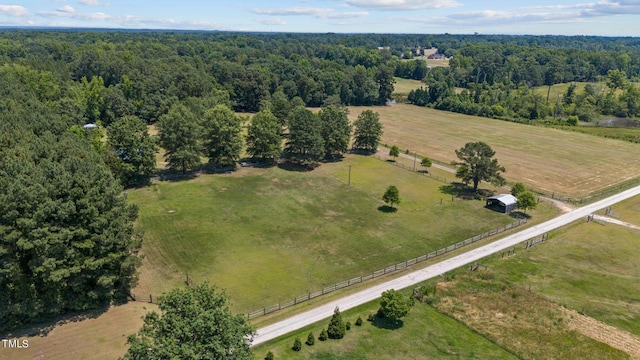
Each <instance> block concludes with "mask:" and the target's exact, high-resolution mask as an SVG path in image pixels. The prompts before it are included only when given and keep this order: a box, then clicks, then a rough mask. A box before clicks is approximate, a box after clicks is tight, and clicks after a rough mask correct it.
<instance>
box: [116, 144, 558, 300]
mask: <svg viewBox="0 0 640 360" xmlns="http://www.w3.org/2000/svg"><path fill="white" fill-rule="evenodd" d="M349 166H351V186H349V185H348V184H347V183H348V172H349ZM391 184H394V185H396V186H397V187H398V188H399V190H400V196H401V199H402V203H401V204H400V205H399V206H398V209H399V210H398V211H397V212H395V213H385V212H382V211H380V210H379V209H378V208H379V207H380V206H382V205H384V203H383V202H382V200H381V197H382V194H383V193H384V190H385V189H386V187H387V186H388V185H391ZM443 185H445V184H443V183H441V182H437V181H434V180H431V179H428V178H426V177H424V176H422V175H419V174H415V173H411V172H409V171H405V170H402V169H399V168H397V167H394V166H392V165H390V164H387V163H386V162H384V161H380V160H376V159H373V158H370V157H365V156H357V155H349V156H348V157H347V158H346V159H345V160H344V161H342V162H338V163H329V164H323V165H321V166H320V167H319V168H317V169H315V170H314V171H312V172H296V171H287V170H283V169H279V168H270V169H240V170H239V171H237V172H236V173H234V174H231V175H204V176H200V177H198V178H196V179H193V180H188V181H178V182H160V183H156V184H154V185H152V186H149V187H145V188H142V189H138V190H133V191H129V193H128V198H129V200H131V201H132V202H134V203H136V204H138V205H139V207H140V216H139V220H138V224H139V226H140V227H141V228H142V229H143V230H144V231H145V241H144V243H143V253H144V254H145V258H144V260H143V267H142V269H141V276H140V284H139V286H138V287H137V288H136V289H135V290H134V292H136V293H138V294H145V295H146V294H154V295H158V294H160V293H162V292H163V291H166V290H168V289H171V288H173V287H175V286H181V285H182V284H183V283H184V281H185V278H186V274H187V273H188V274H189V276H190V278H191V279H192V280H194V281H196V282H202V281H209V282H210V283H212V284H216V285H218V286H220V287H222V288H225V289H227V291H228V293H229V294H230V295H231V298H232V301H233V304H234V305H233V309H234V310H235V311H237V312H248V311H253V310H256V309H259V308H262V307H264V306H269V305H272V304H276V303H278V302H281V301H283V302H284V301H288V300H290V299H292V298H293V297H294V296H299V295H303V294H305V293H306V292H308V291H312V292H313V291H316V290H319V289H321V288H322V287H323V286H329V285H332V284H334V283H337V282H340V281H344V280H347V279H350V278H354V277H357V276H359V275H362V274H364V275H366V274H368V273H371V272H373V271H375V270H379V269H381V268H383V267H386V266H389V265H392V264H394V263H397V262H400V261H404V260H406V259H410V258H413V257H416V256H419V255H421V254H424V253H427V252H430V251H434V250H437V249H440V248H442V247H444V246H447V245H450V244H453V243H455V242H458V241H461V240H464V239H466V238H468V237H471V236H474V235H476V234H479V233H482V232H485V231H488V230H489V229H493V228H496V227H499V226H503V225H506V224H508V223H511V222H513V221H514V219H513V218H511V217H509V216H507V215H505V214H500V213H496V212H493V211H491V210H487V209H485V208H484V207H483V206H484V202H483V201H467V200H464V201H463V200H459V199H458V201H455V202H451V196H450V195H446V194H443V193H442V192H440V187H441V186H443ZM441 202H442V203H441ZM543 208H544V207H543ZM541 214H542V215H540V217H543V216H544V217H547V216H551V213H550V212H549V209H548V208H544V210H541ZM534 216H536V215H535V214H534Z"/></svg>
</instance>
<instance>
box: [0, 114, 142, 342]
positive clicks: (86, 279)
mask: <svg viewBox="0 0 640 360" xmlns="http://www.w3.org/2000/svg"><path fill="white" fill-rule="evenodd" d="M46 121H47V122H48V123H49V125H48V126H49V127H50V128H52V129H53V128H55V126H56V125H55V120H54V119H52V118H48V119H46ZM7 122H8V123H9V126H6V127H5V126H4V124H6V123H7ZM3 123H4V124H3ZM0 124H3V125H0V163H1V164H2V166H0V239H2V241H0V288H1V289H3V290H2V291H0V304H2V306H0V332H4V331H6V330H9V329H13V328H16V327H18V326H21V325H24V324H27V323H30V322H34V321H38V320H42V319H43V318H44V317H46V316H51V315H57V314H61V313H65V312H68V311H82V310H86V309H92V308H97V307H99V306H104V305H106V304H109V302H110V301H112V300H114V299H116V298H118V299H120V298H123V297H125V296H126V295H127V294H128V292H129V289H130V288H131V286H132V284H133V283H134V282H135V279H136V268H137V266H138V265H139V263H140V260H139V259H138V257H137V253H138V251H139V249H140V245H141V236H140V235H141V234H140V233H138V232H136V231H135V230H134V226H133V222H134V221H135V220H136V217H137V208H136V207H135V206H133V205H130V204H127V203H126V200H125V196H124V195H123V194H122V187H121V186H120V185H119V184H118V182H117V181H116V180H115V179H114V178H113V176H112V175H111V173H110V171H109V169H107V167H106V166H105V165H104V163H103V162H102V160H101V157H100V155H99V154H96V153H95V152H93V151H92V150H91V149H90V144H89V142H88V141H87V140H86V139H83V138H78V137H76V136H75V135H72V134H69V133H58V134H56V135H54V134H52V133H51V132H49V131H45V132H43V133H42V134H41V135H39V136H38V135H35V134H36V133H35V132H34V131H33V130H35V129H36V127H37V126H38V124H37V120H36V118H31V119H30V120H24V122H23V123H22V124H20V123H18V122H14V121H13V120H10V119H9V118H6V117H4V116H3V121H0ZM9 134H10V135H9Z"/></svg>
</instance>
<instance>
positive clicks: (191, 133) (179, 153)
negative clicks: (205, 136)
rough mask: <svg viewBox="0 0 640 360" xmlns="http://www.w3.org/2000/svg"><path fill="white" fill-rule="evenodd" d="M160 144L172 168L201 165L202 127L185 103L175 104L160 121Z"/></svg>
mask: <svg viewBox="0 0 640 360" xmlns="http://www.w3.org/2000/svg"><path fill="white" fill-rule="evenodd" d="M158 131H159V135H160V145H161V146H162V147H163V148H164V150H165V155H164V158H165V160H167V163H168V166H169V168H171V169H180V170H182V173H183V174H184V173H185V172H186V171H187V169H193V168H195V167H197V166H199V165H200V154H201V146H200V142H199V139H200V137H201V136H200V131H201V130H200V127H199V126H198V122H197V120H196V118H195V116H194V114H193V113H192V112H191V111H190V110H189V109H188V108H187V107H185V106H184V105H174V106H173V107H171V110H169V113H167V114H166V115H163V116H161V117H160V121H159V122H158Z"/></svg>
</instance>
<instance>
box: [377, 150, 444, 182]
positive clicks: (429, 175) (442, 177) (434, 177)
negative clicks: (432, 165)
mask: <svg viewBox="0 0 640 360" xmlns="http://www.w3.org/2000/svg"><path fill="white" fill-rule="evenodd" d="M372 156H373V157H374V158H376V159H378V160H381V161H384V162H386V163H389V164H391V165H393V166H396V167H399V168H402V169H405V170H408V171H411V172H415V173H418V174H422V175H424V176H428V177H430V178H432V179H434V180H437V181H440V182H443V183H445V184H449V183H451V182H452V181H453V180H454V179H455V175H454V174H451V176H450V177H448V178H447V177H444V176H438V175H433V174H431V172H424V171H421V170H418V169H417V168H416V169H415V170H414V167H413V165H411V166H409V165H405V164H403V163H400V162H397V161H387V160H388V159H385V158H383V157H380V156H378V155H372Z"/></svg>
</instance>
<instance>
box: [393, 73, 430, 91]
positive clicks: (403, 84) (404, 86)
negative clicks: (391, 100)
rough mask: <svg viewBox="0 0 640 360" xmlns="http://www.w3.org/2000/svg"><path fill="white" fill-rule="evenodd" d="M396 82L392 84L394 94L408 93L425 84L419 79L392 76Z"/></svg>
mask: <svg viewBox="0 0 640 360" xmlns="http://www.w3.org/2000/svg"><path fill="white" fill-rule="evenodd" d="M394 79H395V81H396V83H395V84H394V86H393V93H394V94H404V95H408V94H409V92H410V91H411V90H415V89H419V88H420V87H423V88H426V87H427V84H425V83H423V82H422V81H420V80H412V79H403V78H399V77H397V78H394Z"/></svg>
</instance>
